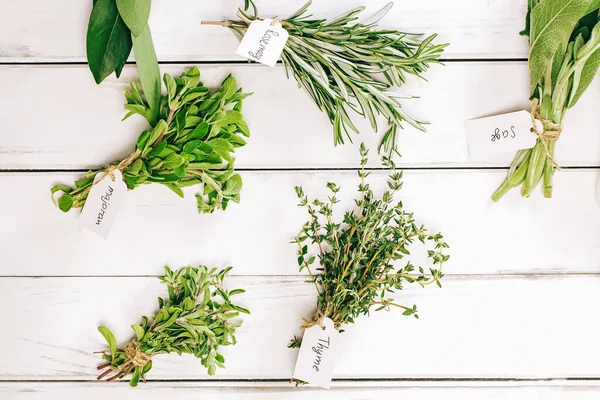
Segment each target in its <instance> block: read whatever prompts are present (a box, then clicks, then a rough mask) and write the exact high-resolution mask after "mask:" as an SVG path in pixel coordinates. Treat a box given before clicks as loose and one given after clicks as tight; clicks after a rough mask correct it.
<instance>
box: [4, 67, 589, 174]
mask: <svg viewBox="0 0 600 400" xmlns="http://www.w3.org/2000/svg"><path fill="white" fill-rule="evenodd" d="M184 68H185V67H184V66H169V67H163V72H169V73H173V74H179V73H181V71H183V70H184ZM201 70H202V76H203V81H204V82H205V84H206V85H208V86H211V87H215V86H217V85H218V84H219V83H220V82H221V81H222V80H223V79H224V78H225V77H226V76H227V75H228V74H229V73H232V74H233V75H234V76H235V77H236V78H237V79H238V81H239V83H240V85H241V86H242V87H243V88H244V89H245V90H246V91H248V92H254V93H255V94H254V95H253V96H251V97H250V98H248V99H247V100H246V102H245V106H244V116H245V118H246V120H247V122H248V124H249V126H250V128H251V131H252V137H251V138H250V139H249V142H248V143H249V144H248V145H247V146H246V147H244V148H242V149H239V150H238V152H237V163H236V166H237V167H238V168H252V169H257V168H258V169H261V168H323V167H330V168H340V167H354V166H356V165H357V162H358V149H357V147H358V145H359V144H360V142H361V141H365V143H366V144H367V145H368V146H369V147H370V148H372V149H373V155H372V160H371V161H372V165H373V166H378V165H381V163H380V162H379V160H378V157H376V156H375V149H376V147H377V144H378V142H379V137H380V135H375V134H373V133H372V130H371V129H370V127H368V123H367V122H366V121H364V120H362V119H361V118H360V116H356V118H355V120H356V121H357V125H358V126H359V128H360V129H361V132H363V133H362V134H361V135H360V136H355V137H354V141H355V144H354V146H351V145H345V146H338V147H337V148H334V147H333V133H332V128H331V124H330V123H329V120H328V119H327V117H326V116H325V114H323V113H321V112H319V111H318V109H317V108H316V106H315V105H314V104H313V103H312V102H311V100H310V99H309V97H308V96H307V95H306V94H305V93H304V92H303V91H302V90H300V89H298V88H297V87H296V84H295V82H294V81H291V80H288V79H286V77H285V73H284V70H283V67H277V68H275V69H271V68H269V67H263V66H256V65H253V66H223V65H219V66H216V65H212V66H206V65H205V66H202V67H201ZM135 74H136V71H135V68H134V67H129V68H126V70H125V72H124V74H123V77H122V78H121V79H120V80H119V81H116V80H115V79H114V78H109V79H108V80H107V81H105V82H104V83H103V84H102V85H100V86H97V85H96V84H95V83H94V81H93V79H92V76H91V74H90V73H89V71H88V70H87V67H86V66H60V67H56V66H3V67H0V90H1V91H2V92H3V93H18V95H10V96H2V97H1V98H0V109H2V110H3V112H2V113H0V127H1V128H2V132H4V133H5V134H3V135H0V169H30V168H31V169H87V168H89V167H91V166H99V165H104V164H106V163H110V162H114V161H116V160H120V159H122V158H124V157H126V156H127V155H128V154H129V153H130V152H131V151H132V148H133V147H134V145H135V142H136V140H137V137H138V135H139V133H140V132H141V131H142V130H143V129H145V128H146V125H145V123H144V121H143V120H142V119H141V118H138V117H132V118H130V119H129V120H127V121H125V122H121V119H122V117H123V115H124V114H125V112H124V109H123V102H124V95H123V94H124V91H125V90H126V89H127V88H128V87H129V86H128V85H129V81H130V80H132V79H133V78H134V76H135ZM428 79H429V82H425V81H422V80H418V79H412V80H410V81H409V83H408V84H407V85H406V87H405V88H403V89H401V90H402V92H403V93H406V94H411V95H416V96H421V98H420V99H408V100H405V101H403V104H404V106H405V108H406V109H407V111H408V112H409V113H410V114H412V115H414V116H416V117H417V118H421V119H424V120H428V121H430V122H431V125H429V128H428V129H429V131H428V132H427V133H425V134H423V133H421V132H416V131H415V130H414V129H408V128H407V129H406V130H405V131H402V132H401V134H400V136H401V137H400V143H399V149H400V151H401V153H402V154H403V157H402V158H401V159H400V160H399V164H400V165H401V166H403V167H426V168H432V167H433V168H437V167H452V168H454V167H498V166H504V167H506V166H508V165H509V164H510V162H511V161H512V158H513V157H514V153H513V152H510V153H504V154H500V155H495V156H491V157H490V156H487V155H486V156H484V157H482V156H474V157H470V156H469V153H468V147H467V142H466V136H465V133H464V121H465V120H467V119H471V118H479V117H483V116H488V115H494V114H498V113H503V112H509V111H516V110H521V109H527V108H528V107H529V102H528V97H529V96H528V87H529V86H528V73H527V66H526V64H525V63H510V62H509V63H450V64H448V65H447V66H445V67H441V66H437V67H435V68H433V70H432V71H431V73H430V74H428ZM599 102H600V81H596V82H595V83H594V84H593V85H592V86H591V87H590V89H589V90H588V91H587V92H586V94H585V95H584V97H583V98H582V99H581V101H580V102H579V103H578V105H577V106H576V107H575V108H574V109H573V110H571V111H570V112H569V114H567V118H566V120H565V131H564V133H563V135H562V136H561V138H560V141H559V143H558V144H557V156H556V158H557V161H558V162H559V164H561V165H563V166H597V165H600V140H599V135H598V132H600V114H598V113H597V112H596V111H595V107H596V104H598V103H599ZM383 126H385V125H383ZM485 134H486V133H485V132H482V135H485Z"/></svg>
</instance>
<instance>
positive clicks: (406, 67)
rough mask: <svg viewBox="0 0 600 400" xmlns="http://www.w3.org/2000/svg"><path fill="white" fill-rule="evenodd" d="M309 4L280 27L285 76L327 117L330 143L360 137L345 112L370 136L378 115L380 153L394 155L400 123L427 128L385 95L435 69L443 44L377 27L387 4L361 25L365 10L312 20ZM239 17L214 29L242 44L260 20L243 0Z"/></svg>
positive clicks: (250, 3)
mask: <svg viewBox="0 0 600 400" xmlns="http://www.w3.org/2000/svg"><path fill="white" fill-rule="evenodd" d="M310 5H311V1H309V2H308V3H306V4H305V5H304V6H303V7H302V8H301V9H300V10H298V11H297V12H295V13H294V14H293V15H291V16H290V17H288V18H286V19H283V20H281V21H280V22H281V24H282V26H283V27H284V28H285V29H286V30H287V31H288V32H289V39H288V41H287V44H286V46H285V48H284V50H283V53H282V56H281V58H282V60H283V63H284V64H285V66H286V72H287V74H288V77H289V74H290V72H291V74H292V75H293V76H294V78H295V79H296V81H297V82H298V86H299V87H303V88H304V89H305V90H306V92H307V93H308V94H309V95H310V97H311V98H312V99H313V101H314V102H315V104H316V105H317V106H318V107H319V109H320V110H321V111H325V113H326V114H327V116H328V118H329V120H330V121H331V123H332V125H333V134H334V143H335V144H336V145H338V144H343V143H344V140H345V137H347V138H348V140H349V141H350V142H352V136H351V132H355V133H356V134H358V133H359V130H358V128H357V127H356V126H355V125H354V123H353V122H352V119H351V118H350V116H349V114H348V111H349V110H352V111H354V112H356V113H358V114H360V115H362V116H363V117H364V118H367V119H368V120H369V122H370V124H371V127H372V128H373V130H375V131H376V132H377V131H378V123H377V115H383V117H384V118H385V119H386V121H387V124H388V127H387V130H386V131H385V133H384V135H383V138H382V140H381V144H380V146H379V151H380V152H381V150H383V151H384V152H385V153H387V154H391V153H393V152H397V151H398V143H397V138H398V130H399V129H402V126H403V123H404V122H406V123H408V124H410V125H411V126H413V127H415V128H416V129H418V130H421V131H425V127H424V125H425V124H426V123H425V122H423V121H420V120H418V119H415V118H413V117H411V116H410V115H408V114H407V113H406V112H405V111H404V110H403V109H402V105H401V103H400V102H399V101H398V99H399V98H410V97H411V96H405V95H401V94H398V93H395V92H393V91H391V89H392V88H393V87H400V86H402V85H403V84H404V83H405V82H406V76H407V75H416V76H418V77H422V74H423V73H424V72H425V71H427V69H428V68H429V66H430V64H433V63H439V58H440V55H441V53H442V51H443V49H444V48H445V47H446V46H447V44H433V43H432V42H433V40H434V39H435V37H436V35H431V36H429V37H427V38H425V39H421V37H420V35H414V34H409V33H405V32H400V31H397V30H381V29H377V22H378V21H379V20H380V19H381V18H383V17H384V16H385V14H386V13H387V12H388V11H389V10H390V8H391V7H392V6H393V3H389V4H388V5H387V6H385V7H384V8H383V9H382V10H380V11H379V12H378V13H376V14H375V15H374V16H373V17H372V18H371V19H370V20H369V21H368V22H365V23H361V22H356V21H357V20H358V17H359V15H360V14H361V13H362V12H363V11H364V9H365V7H358V8H355V9H353V10H350V11H348V12H346V13H344V14H342V15H340V16H338V17H336V18H333V19H330V20H327V19H311V17H312V15H309V14H308V8H309V6H310ZM250 8H252V10H253V13H250V11H249V10H250ZM237 15H238V17H239V18H240V20H238V21H233V20H230V21H223V22H216V24H220V25H223V26H226V27H228V28H230V29H231V31H232V32H233V33H234V34H235V35H236V36H237V37H238V38H239V39H240V40H241V39H242V38H243V36H244V34H245V33H246V30H247V29H248V26H249V25H250V23H251V22H252V21H254V20H257V19H261V18H260V17H259V16H258V11H257V8H256V5H255V4H254V2H253V1H252V0H245V7H244V9H240V10H239V11H238V13H237ZM277 20H278V21H279V19H277ZM204 23H207V24H215V22H211V21H206V22H204ZM382 78H384V79H382Z"/></svg>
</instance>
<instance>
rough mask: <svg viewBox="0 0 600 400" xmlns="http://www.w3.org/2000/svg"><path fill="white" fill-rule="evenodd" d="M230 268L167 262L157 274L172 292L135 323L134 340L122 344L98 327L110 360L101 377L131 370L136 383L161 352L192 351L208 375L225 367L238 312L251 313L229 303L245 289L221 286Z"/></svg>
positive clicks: (104, 355) (117, 376) (118, 376)
mask: <svg viewBox="0 0 600 400" xmlns="http://www.w3.org/2000/svg"><path fill="white" fill-rule="evenodd" d="M231 268H232V267H228V268H225V269H223V270H221V271H219V272H218V273H217V269H216V268H213V269H211V270H209V269H208V268H207V267H205V266H202V265H201V266H199V267H184V268H181V269H179V270H176V271H172V270H171V269H170V268H169V267H165V275H164V276H161V277H159V279H160V281H161V282H163V283H165V284H166V285H167V287H168V291H169V297H168V298H167V299H162V298H159V299H158V306H159V310H158V312H157V313H156V314H155V315H153V316H152V317H151V318H148V317H142V321H141V323H139V324H134V325H132V326H131V327H132V329H133V330H134V332H135V335H136V338H135V339H133V340H131V341H130V342H129V343H128V344H127V345H126V346H125V347H123V348H118V347H117V341H116V338H115V336H114V335H113V333H112V332H111V331H110V330H109V329H108V328H106V327H104V326H100V327H98V330H99V331H100V333H102V335H103V336H104V338H105V339H106V341H107V344H108V347H109V349H108V350H104V351H102V352H101V353H102V358H103V359H104V360H105V361H106V363H104V364H102V365H100V366H98V370H101V371H103V372H102V373H101V374H100V375H99V376H98V380H101V379H104V378H107V380H108V381H114V380H116V379H121V378H124V377H126V376H128V375H130V374H131V375H132V376H131V380H130V382H129V383H130V385H131V386H137V384H138V382H139V380H140V379H142V380H143V381H144V382H145V381H146V377H145V376H146V374H147V373H148V371H150V369H151V368H152V357H154V356H155V355H157V354H168V353H177V354H179V355H181V354H184V353H186V354H193V355H194V356H195V357H196V358H199V359H200V362H201V364H202V365H203V366H204V367H206V368H207V370H208V374H209V375H214V374H215V372H216V369H217V367H219V368H225V358H224V357H223V355H222V354H220V353H219V347H220V346H229V345H235V344H236V338H235V332H236V329H237V328H239V327H240V326H241V324H242V321H241V320H239V319H237V317H238V316H239V314H240V313H243V314H250V312H249V311H248V310H247V309H245V308H243V307H240V306H237V305H235V304H233V303H232V302H231V297H232V296H234V295H237V294H241V293H244V290H243V289H234V290H227V289H224V288H223V280H224V278H225V276H226V275H227V274H228V273H229V271H230V270H231ZM111 373H113V375H112V376H109V375H110V374H111Z"/></svg>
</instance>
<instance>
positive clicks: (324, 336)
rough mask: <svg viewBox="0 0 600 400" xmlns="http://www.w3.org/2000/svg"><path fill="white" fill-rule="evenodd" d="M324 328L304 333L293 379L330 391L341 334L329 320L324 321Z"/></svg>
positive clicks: (308, 330) (318, 327)
mask: <svg viewBox="0 0 600 400" xmlns="http://www.w3.org/2000/svg"><path fill="white" fill-rule="evenodd" d="M323 326H325V329H323V328H322V327H321V326H320V325H315V326H312V327H310V328H308V329H306V330H305V331H304V337H303V338H302V345H301V346H300V353H299V354H298V360H297V361H296V369H295V370H294V375H293V377H294V378H295V379H299V380H301V381H304V382H308V383H309V384H311V385H314V386H320V387H322V388H325V389H329V387H330V386H331V379H332V378H333V369H334V366H335V357H336V353H337V345H338V343H339V335H340V333H339V332H338V331H337V330H336V329H335V327H334V324H333V321H332V320H331V319H329V318H325V319H324V320H323Z"/></svg>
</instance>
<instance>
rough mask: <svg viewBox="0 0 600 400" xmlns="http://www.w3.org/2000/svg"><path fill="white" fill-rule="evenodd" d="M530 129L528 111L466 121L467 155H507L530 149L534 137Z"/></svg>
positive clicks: (533, 143)
mask: <svg viewBox="0 0 600 400" xmlns="http://www.w3.org/2000/svg"><path fill="white" fill-rule="evenodd" d="M536 122H538V121H536ZM531 128H532V122H531V114H530V113H529V112H528V111H517V112H513V113H508V114H501V115H496V116H493V117H486V118H478V119H472V120H469V121H466V122H465V130H466V132H467V142H468V143H469V154H470V155H471V156H474V155H478V154H482V155H485V154H496V153H507V152H514V151H517V150H521V149H529V148H532V147H533V146H534V145H535V140H536V135H535V133H533V132H531Z"/></svg>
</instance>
